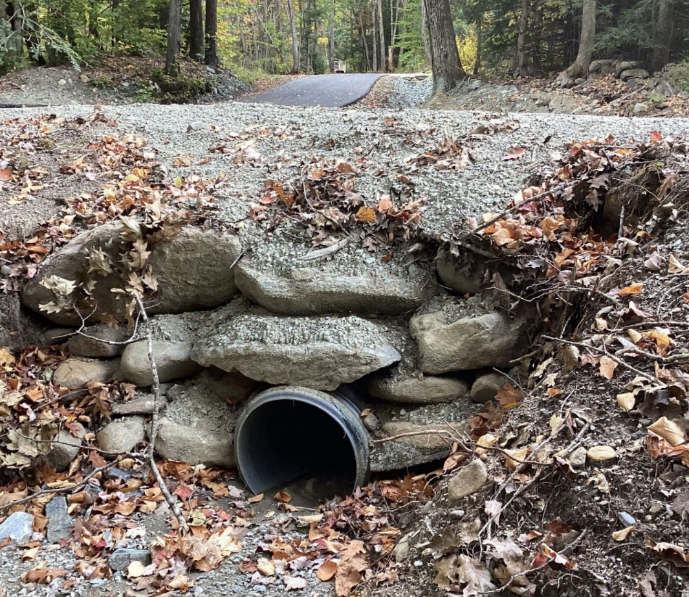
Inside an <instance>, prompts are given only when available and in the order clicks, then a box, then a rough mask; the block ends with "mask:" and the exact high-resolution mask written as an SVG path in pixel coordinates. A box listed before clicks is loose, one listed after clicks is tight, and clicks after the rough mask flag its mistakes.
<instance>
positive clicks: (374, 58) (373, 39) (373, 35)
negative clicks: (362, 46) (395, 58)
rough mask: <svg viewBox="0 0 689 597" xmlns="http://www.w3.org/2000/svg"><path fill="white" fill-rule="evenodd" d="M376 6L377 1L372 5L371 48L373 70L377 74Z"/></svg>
mask: <svg viewBox="0 0 689 597" xmlns="http://www.w3.org/2000/svg"><path fill="white" fill-rule="evenodd" d="M376 20H377V19H376V4H375V0H374V2H373V4H372V9H371V21H372V27H371V47H372V48H373V53H372V58H371V70H372V71H373V72H374V73H376V72H378V42H377V40H376V31H377V30H378V27H377V26H376Z"/></svg>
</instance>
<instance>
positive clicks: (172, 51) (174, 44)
mask: <svg viewBox="0 0 689 597" xmlns="http://www.w3.org/2000/svg"><path fill="white" fill-rule="evenodd" d="M181 38H182V0H170V14H169V16H168V20H167V55H166V57H165V74H166V75H168V76H170V77H176V76H177V75H179V48H180V42H181Z"/></svg>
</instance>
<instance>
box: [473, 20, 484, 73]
mask: <svg viewBox="0 0 689 597" xmlns="http://www.w3.org/2000/svg"><path fill="white" fill-rule="evenodd" d="M482 50H483V12H479V13H478V20H477V21H476V62H474V76H475V77H478V76H479V75H480V74H481V51H482Z"/></svg>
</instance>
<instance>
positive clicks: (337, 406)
mask: <svg viewBox="0 0 689 597" xmlns="http://www.w3.org/2000/svg"><path fill="white" fill-rule="evenodd" d="M362 406H363V405H362V401H361V400H360V399H359V398H358V396H357V395H356V392H355V391H354V390H353V389H352V388H350V387H345V386H343V387H341V388H338V390H336V391H335V392H319V391H318V390H310V389H308V388H300V387H295V386H281V387H277V388H271V389H269V390H266V391H265V392H261V393H260V394H258V395H256V396H255V397H254V398H252V399H251V400H250V401H249V403H248V404H247V405H246V407H245V408H244V411H243V412H242V415H241V416H240V417H239V421H237V427H236V429H235V438H234V441H235V443H234V445H235V455H236V458H237V467H238V468H239V472H240V474H241V476H242V478H243V479H244V482H245V483H246V484H247V486H248V487H249V489H251V491H253V492H254V493H256V494H258V493H262V492H264V491H267V490H269V489H273V488H276V489H280V488H282V487H284V486H285V485H287V484H289V483H292V482H294V481H298V480H304V481H309V482H310V484H311V486H312V489H311V492H310V493H311V495H312V496H313V497H317V498H320V499H323V498H331V497H334V496H335V495H346V494H348V493H351V492H352V491H353V490H354V489H355V488H356V487H358V486H361V485H364V484H365V483H366V482H367V479H368V472H369V469H368V466H369V465H368V463H369V446H368V434H367V432H366V429H365V427H364V425H363V423H362V422H361V409H362Z"/></svg>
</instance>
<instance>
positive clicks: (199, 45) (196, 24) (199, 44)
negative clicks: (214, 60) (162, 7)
mask: <svg viewBox="0 0 689 597" xmlns="http://www.w3.org/2000/svg"><path fill="white" fill-rule="evenodd" d="M203 56H204V42H203V0H189V57H190V58H191V59H192V60H196V62H203Z"/></svg>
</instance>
